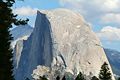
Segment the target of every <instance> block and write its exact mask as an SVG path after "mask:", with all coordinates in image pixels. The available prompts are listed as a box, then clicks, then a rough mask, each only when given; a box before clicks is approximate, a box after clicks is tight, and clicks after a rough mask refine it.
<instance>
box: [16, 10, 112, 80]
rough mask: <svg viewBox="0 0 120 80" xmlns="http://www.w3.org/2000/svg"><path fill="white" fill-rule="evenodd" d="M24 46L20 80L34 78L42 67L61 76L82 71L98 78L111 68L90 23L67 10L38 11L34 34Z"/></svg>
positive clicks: (19, 71)
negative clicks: (104, 65)
mask: <svg viewBox="0 0 120 80" xmlns="http://www.w3.org/2000/svg"><path fill="white" fill-rule="evenodd" d="M23 45H24V47H23V51H22V55H21V58H20V62H19V65H18V69H17V71H16V75H15V77H16V80H24V79H25V78H27V77H28V78H31V74H32V72H33V70H34V69H35V68H36V67H37V66H38V65H44V66H47V67H49V68H50V69H51V70H53V69H55V68H57V69H60V70H61V74H64V73H65V72H70V73H72V74H74V75H77V74H78V73H79V72H80V71H81V72H83V73H84V74H86V75H90V74H93V75H95V76H98V73H99V70H100V67H101V65H102V64H103V63H104V62H107V63H108V64H109V62H108V60H107V58H106V55H105V53H104V51H103V48H102V47H101V44H100V41H99V39H98V38H97V37H96V35H95V33H94V32H93V31H92V30H91V28H90V26H89V25H88V24H87V22H85V20H84V19H83V17H82V16H81V15H80V14H78V13H75V12H72V11H70V10H67V9H55V10H50V11H41V12H40V11H38V12H37V18H36V22H35V28H34V30H33V33H32V34H31V36H30V37H29V38H28V40H27V41H25V42H24V44H23ZM109 67H110V66H109ZM110 69H111V68H110ZM111 73H112V71H111Z"/></svg>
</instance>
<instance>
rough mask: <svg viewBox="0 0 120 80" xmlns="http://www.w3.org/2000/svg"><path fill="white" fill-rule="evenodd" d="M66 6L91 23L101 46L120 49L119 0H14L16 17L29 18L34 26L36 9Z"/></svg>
mask: <svg viewBox="0 0 120 80" xmlns="http://www.w3.org/2000/svg"><path fill="white" fill-rule="evenodd" d="M55 8H68V9H71V10H73V11H77V12H79V13H80V14H81V15H82V16H84V18H85V20H86V21H87V22H88V23H89V24H91V27H92V29H93V31H94V32H95V33H96V34H97V36H98V37H99V38H100V40H101V43H102V45H103V47H105V48H110V49H115V50H118V51H120V0H24V1H20V0H16V3H15V4H14V6H13V10H14V13H16V14H19V17H18V18H23V19H25V18H29V20H30V21H29V24H30V25H31V26H34V23H35V17H36V12H37V10H43V9H48V10H49V9H55Z"/></svg>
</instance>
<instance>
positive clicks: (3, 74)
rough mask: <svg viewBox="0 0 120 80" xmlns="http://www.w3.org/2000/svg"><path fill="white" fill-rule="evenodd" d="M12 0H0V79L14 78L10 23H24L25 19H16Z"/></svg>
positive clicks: (11, 79) (10, 79) (12, 79)
mask: <svg viewBox="0 0 120 80" xmlns="http://www.w3.org/2000/svg"><path fill="white" fill-rule="evenodd" d="M14 3H15V1H14V0H0V80H14V76H13V65H12V63H13V60H12V57H13V53H12V49H11V46H10V44H11V40H12V39H13V38H12V37H11V34H10V28H12V24H15V25H20V24H22V25H24V24H26V23H27V22H28V19H27V20H21V19H20V20H18V19H16V17H17V15H14V14H13V12H12V6H13V4H14Z"/></svg>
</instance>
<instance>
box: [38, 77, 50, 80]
mask: <svg viewBox="0 0 120 80" xmlns="http://www.w3.org/2000/svg"><path fill="white" fill-rule="evenodd" d="M40 80H48V79H47V78H46V77H45V76H43V77H41V76H40Z"/></svg>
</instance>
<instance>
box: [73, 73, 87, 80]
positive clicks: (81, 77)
mask: <svg viewBox="0 0 120 80" xmlns="http://www.w3.org/2000/svg"><path fill="white" fill-rule="evenodd" d="M75 80H86V79H85V77H84V75H83V74H82V73H81V72H80V73H79V74H78V75H77V77H76V79H75Z"/></svg>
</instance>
